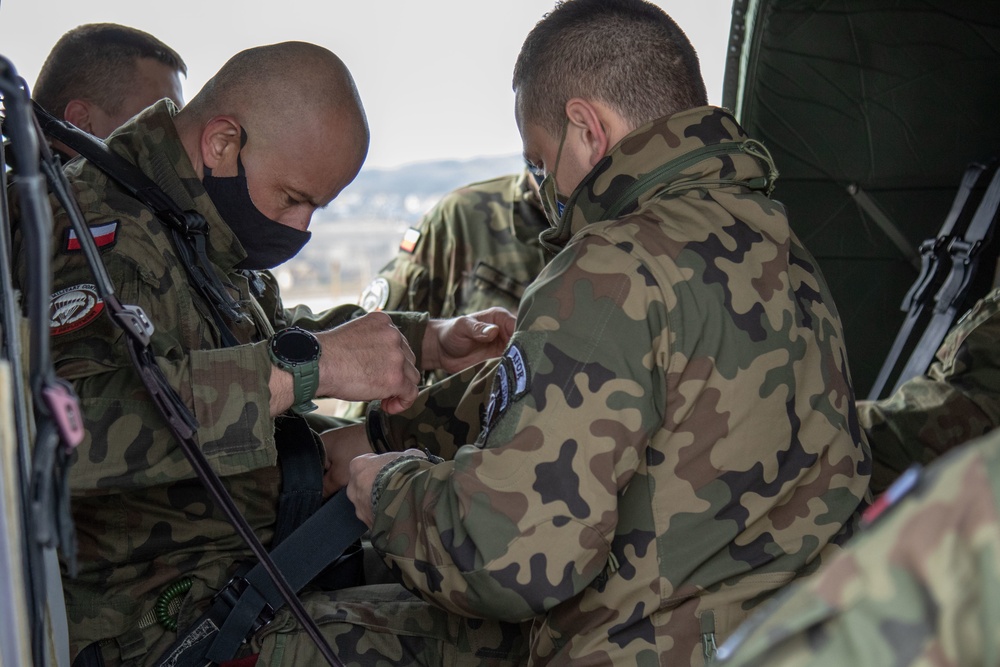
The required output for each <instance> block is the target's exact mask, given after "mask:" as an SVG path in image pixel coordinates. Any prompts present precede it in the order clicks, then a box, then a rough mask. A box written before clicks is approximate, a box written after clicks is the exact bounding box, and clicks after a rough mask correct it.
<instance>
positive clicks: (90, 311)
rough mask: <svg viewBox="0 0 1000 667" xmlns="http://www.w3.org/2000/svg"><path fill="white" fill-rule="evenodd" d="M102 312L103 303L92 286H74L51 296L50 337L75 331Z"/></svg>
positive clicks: (95, 288)
mask: <svg viewBox="0 0 1000 667" xmlns="http://www.w3.org/2000/svg"><path fill="white" fill-rule="evenodd" d="M103 310H104V301H103V300H102V299H101V297H99V296H98V295H97V287H95V286H94V285H74V286H73V287H67V288H66V289H63V290H59V291H58V292H56V293H55V294H53V295H52V301H51V302H50V303H49V331H50V333H51V335H53V336H58V335H60V334H65V333H69V332H70V331H76V330H77V329H79V328H81V327H84V326H86V325H88V324H90V323H91V322H93V321H94V320H95V319H97V317H98V316H99V315H100V314H101V312H102V311H103Z"/></svg>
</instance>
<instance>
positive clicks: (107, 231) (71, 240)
mask: <svg viewBox="0 0 1000 667" xmlns="http://www.w3.org/2000/svg"><path fill="white" fill-rule="evenodd" d="M88 229H89V230H90V234H91V236H93V237H94V243H95V244H96V245H97V247H98V248H100V249H101V250H108V249H110V248H112V247H114V245H115V243H116V242H117V241H118V221H117V220H112V221H111V222H107V223H105V224H103V225H96V226H94V227H88ZM81 249H82V248H81V246H80V237H79V236H77V235H76V230H75V229H72V228H70V229H68V230H66V242H65V243H64V244H63V251H64V252H67V253H70V252H80V250H81Z"/></svg>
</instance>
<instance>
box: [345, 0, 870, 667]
mask: <svg viewBox="0 0 1000 667" xmlns="http://www.w3.org/2000/svg"><path fill="white" fill-rule="evenodd" d="M513 83H514V91H515V116H516V120H517V123H518V127H519V129H520V132H521V138H522V141H523V145H524V153H525V157H526V158H527V159H528V161H529V162H531V163H532V164H534V165H535V166H536V167H537V168H539V169H541V170H542V171H543V172H544V173H545V180H544V181H543V183H542V187H541V193H542V201H543V204H544V205H545V208H546V211H547V214H548V218H549V222H550V223H551V225H552V228H551V229H549V230H547V231H546V232H545V233H543V235H542V239H543V241H544V242H545V244H546V245H547V246H548V247H550V248H552V249H553V251H554V252H557V253H558V254H556V256H555V257H554V259H552V261H551V262H549V263H548V264H547V265H546V267H545V268H544V269H543V270H542V272H541V273H540V275H539V276H538V278H537V279H536V280H535V281H534V282H533V283H532V284H531V285H530V286H529V287H528V288H527V290H526V291H525V293H524V296H523V298H522V299H521V302H520V305H519V308H518V320H517V328H516V330H515V332H514V335H513V337H512V339H511V344H510V346H509V347H508V348H507V349H506V351H505V352H504V355H503V357H502V358H501V359H500V360H499V361H498V362H494V363H492V364H490V365H488V366H485V367H484V368H483V369H482V371H481V374H480V375H479V376H478V378H475V380H474V381H473V382H471V383H469V379H470V378H468V377H463V378H456V379H455V380H452V381H449V382H445V383H441V384H439V385H436V386H434V387H432V388H430V389H429V390H427V391H425V392H422V393H421V395H420V396H418V398H417V402H416V403H415V405H414V407H412V408H410V409H408V410H406V411H404V412H402V413H399V414H397V415H390V414H387V412H386V411H384V410H379V409H378V408H377V406H376V407H373V408H372V409H370V411H369V417H368V425H367V428H366V429H365V430H362V429H358V428H348V429H345V432H344V433H343V434H341V436H340V437H341V438H342V441H341V443H340V444H341V445H347V447H341V448H338V449H337V450H335V455H337V456H342V457H344V458H346V456H344V454H345V453H346V451H348V450H351V451H352V452H353V453H354V454H357V456H355V457H354V458H353V459H351V460H350V461H349V462H348V463H347V464H346V465H347V472H346V473H343V467H344V466H343V465H338V466H333V467H331V474H330V477H331V478H332V477H334V476H335V475H334V471H336V470H340V473H338V474H337V476H336V478H335V479H330V480H329V481H330V487H331V488H334V487H336V486H337V485H338V484H342V483H345V482H346V483H347V490H348V493H349V496H350V498H351V499H352V501H353V502H354V504H355V507H356V509H357V511H358V516H359V517H361V518H362V519H363V520H365V521H366V522H367V523H368V525H370V526H371V530H372V532H371V539H372V544H373V545H374V547H375V549H376V550H377V551H378V552H379V553H380V554H381V555H382V557H383V559H384V560H385V562H386V563H387V564H388V565H389V566H390V568H391V569H392V571H393V572H395V573H396V574H397V575H398V576H399V577H400V578H401V579H402V581H403V582H404V584H405V585H406V586H407V587H408V588H410V589H411V590H413V591H415V592H417V593H418V594H419V595H420V596H421V597H422V598H424V599H425V600H427V601H428V602H430V603H431V604H433V605H435V606H436V607H440V608H441V609H444V610H447V611H448V612H449V613H450V614H452V615H453V616H454V617H456V618H467V617H471V618H486V619H499V620H503V621H513V622H525V623H530V625H531V630H530V650H529V653H528V655H527V657H526V660H527V663H528V664H530V665H546V664H552V665H704V664H705V663H706V662H707V661H710V660H711V659H712V657H713V655H714V653H715V650H716V645H717V643H718V642H719V641H721V640H722V639H724V638H725V637H727V636H728V635H729V634H730V633H731V632H732V631H733V629H734V628H736V626H737V625H738V624H739V623H740V622H741V621H742V619H743V618H745V617H746V616H747V615H748V614H749V613H750V612H751V611H752V610H753V609H754V608H755V607H756V606H757V605H758V604H760V603H761V602H762V601H764V600H766V599H767V598H768V597H770V596H771V595H772V594H773V593H774V592H775V591H777V590H778V589H779V588H780V587H782V586H783V585H784V584H786V583H787V582H789V581H791V580H793V579H795V578H797V577H800V576H803V575H806V574H808V573H810V572H812V571H813V570H814V569H815V568H816V567H818V566H819V564H820V563H821V562H822V561H823V560H826V558H827V557H828V556H829V555H830V554H831V553H833V552H836V551H838V550H839V548H840V545H841V544H842V543H843V542H844V541H845V540H846V539H847V538H848V537H849V536H850V535H851V533H852V531H853V529H854V526H855V524H856V521H857V516H858V514H859V510H860V508H861V507H863V506H864V505H865V496H866V491H867V487H868V479H869V475H870V467H871V460H870V454H869V452H868V447H867V443H866V442H865V440H864V437H863V435H862V433H861V430H860V428H859V427H858V420H857V414H856V412H855V407H854V396H853V391H852V388H851V380H850V374H849V371H848V368H847V356H846V354H845V351H844V341H843V334H842V327H841V323H840V319H839V317H838V314H837V310H836V308H835V307H834V305H833V302H832V301H831V297H830V292H829V290H828V288H827V285H826V282H825V280H824V278H823V276H822V275H821V273H820V271H819V268H818V266H817V264H816V262H815V260H814V259H813V258H812V257H811V256H810V254H809V253H808V252H807V251H806V249H805V248H804V247H803V246H802V244H801V243H800V242H799V240H798V239H797V238H796V237H795V235H794V234H793V233H792V231H791V230H790V228H789V225H788V219H787V216H786V211H785V208H784V207H783V206H782V205H781V204H780V203H779V202H777V201H775V200H773V199H772V198H771V196H770V195H771V192H772V189H773V187H774V181H775V178H776V177H777V170H776V168H775V166H774V164H773V162H772V161H771V159H770V157H769V154H768V151H767V150H766V148H765V147H764V146H763V145H762V144H760V143H759V142H758V141H755V140H754V139H752V138H750V137H748V136H747V135H746V134H745V132H744V130H743V129H742V128H741V127H740V126H739V124H738V123H737V122H736V120H735V119H734V118H733V117H732V115H730V113H729V112H727V111H726V110H724V109H720V108H717V107H712V106H708V105H707V101H706V95H705V86H704V84H703V82H702V79H701V75H700V73H699V66H698V58H697V55H696V54H695V52H694V49H693V48H692V47H691V44H690V43H689V42H688V40H687V37H686V36H685V35H684V33H683V31H682V30H681V29H680V27H678V26H677V25H676V24H675V23H674V22H673V21H672V20H671V19H670V17H668V16H667V15H666V14H664V13H663V12H662V10H660V9H659V8H658V7H656V6H654V5H652V4H650V3H647V2H643V1H642V0H567V1H566V2H562V3H559V4H558V5H557V6H556V8H555V9H554V10H553V11H552V12H551V13H549V14H548V15H546V17H545V18H543V19H542V20H541V21H540V22H539V23H538V24H537V25H536V26H535V28H534V29H533V30H532V31H531V33H530V34H529V35H528V37H527V39H526V40H525V42H524V46H523V47H522V49H521V53H520V55H519V57H518V60H517V63H516V65H515V67H514V81H513ZM459 380H462V382H460V381H459ZM463 382H464V384H463ZM452 385H454V386H452ZM484 390H485V391H484ZM480 407H481V408H482V409H479V408H480ZM456 417H457V418H458V419H456ZM435 445H437V446H438V447H439V449H444V448H445V447H444V446H445V445H447V449H448V450H449V451H447V452H444V454H446V456H444V458H446V459H448V460H445V461H434V460H429V459H428V458H425V457H424V456H423V455H422V454H421V451H420V449H421V448H425V447H426V448H428V449H433V447H434V446H435ZM407 446H411V447H413V449H411V451H409V452H398V451H387V450H399V449H402V448H404V447H407ZM344 636H345V637H350V636H351V635H350V634H348V633H347V632H346V631H345V635H344ZM380 657H381V658H382V659H384V660H386V662H387V663H388V664H396V663H398V662H406V661H405V660H399V659H398V657H397V656H393V655H382V656H380ZM469 659H470V660H471V659H472V658H471V657H470V658H469Z"/></svg>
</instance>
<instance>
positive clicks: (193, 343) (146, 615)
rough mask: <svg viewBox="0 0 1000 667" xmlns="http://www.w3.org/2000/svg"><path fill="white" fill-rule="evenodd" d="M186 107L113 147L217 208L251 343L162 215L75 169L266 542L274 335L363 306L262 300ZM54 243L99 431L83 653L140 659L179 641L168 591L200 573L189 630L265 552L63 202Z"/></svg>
mask: <svg viewBox="0 0 1000 667" xmlns="http://www.w3.org/2000/svg"><path fill="white" fill-rule="evenodd" d="M174 113H176V109H175V108H174V107H173V105H172V104H171V103H169V101H163V102H160V103H158V104H157V105H155V106H154V107H151V108H150V109H148V110H147V111H145V112H143V113H142V114H140V115H139V116H138V117H137V118H136V119H134V120H133V121H132V122H130V123H128V124H126V125H125V126H124V127H123V128H121V129H120V130H119V131H117V132H116V133H115V134H114V135H112V137H111V138H109V139H108V142H107V143H108V145H109V146H110V147H111V149H112V150H113V151H115V152H117V153H118V154H120V155H122V156H124V157H125V158H127V159H128V160H129V161H130V162H132V163H134V164H135V165H137V166H138V167H139V168H140V169H141V170H142V171H143V172H144V173H145V174H146V175H147V176H149V177H150V178H151V179H153V180H154V181H155V182H156V183H157V184H158V185H159V186H160V187H161V188H162V189H163V190H164V191H165V192H166V193H167V194H168V195H169V196H170V197H171V198H173V199H174V201H175V202H176V203H177V204H178V205H179V206H180V207H181V208H183V209H185V210H187V209H194V210H197V211H199V212H200V213H202V214H203V215H204V216H205V218H206V220H207V221H208V225H209V229H210V233H209V236H208V240H209V243H208V250H207V252H208V257H209V260H210V261H211V263H212V264H213V265H214V266H215V268H216V269H217V272H218V274H219V275H220V277H221V278H222V279H223V281H224V283H225V284H226V285H227V286H228V288H229V290H230V292H231V293H232V295H233V296H234V297H235V298H237V299H238V300H239V303H240V305H241V308H242V311H243V313H244V314H245V315H247V317H246V318H245V319H244V321H243V322H241V323H237V324H234V325H233V326H232V331H233V333H234V335H235V336H236V338H237V339H238V340H239V341H240V343H241V344H240V345H237V346H234V347H228V348H226V347H223V345H222V343H221V338H220V333H219V330H218V328H217V326H216V324H215V322H214V321H213V319H212V317H211V315H210V314H209V312H208V311H207V307H206V304H205V303H204V302H203V301H202V299H201V298H200V296H199V295H198V294H197V293H196V292H195V290H194V288H193V287H192V285H191V284H190V283H189V281H188V277H187V273H186V272H185V269H184V267H183V266H182V265H181V263H180V260H179V259H178V257H177V255H176V253H175V250H174V246H173V243H172V240H171V238H170V235H169V234H168V233H167V231H166V229H165V228H164V226H163V225H161V223H160V221H159V220H157V219H156V218H155V217H154V216H153V215H152V213H151V212H150V211H149V210H148V209H146V208H145V207H144V206H143V205H142V204H140V203H139V202H138V201H136V200H135V199H133V198H132V197H131V196H130V195H129V194H127V193H126V192H125V191H123V190H122V189H121V188H119V187H118V186H117V185H116V184H115V183H113V182H112V181H110V180H109V178H108V177H107V176H106V175H104V174H103V173H102V172H101V171H99V170H98V169H97V168H95V167H93V166H92V165H90V164H89V163H87V162H85V161H82V160H76V161H74V162H72V163H71V164H69V165H68V166H67V167H66V172H67V175H68V177H69V179H70V181H71V184H72V186H73V188H74V191H75V195H76V198H77V200H78V201H79V203H80V206H81V208H82V210H83V213H84V216H85V218H86V221H87V224H88V225H89V227H90V230H91V232H92V234H93V235H94V238H95V240H96V242H97V244H98V246H99V249H100V251H101V257H102V259H103V260H104V263H105V265H106V267H107V270H108V273H109V275H110V277H111V281H112V283H113V285H114V287H115V291H116V294H117V296H118V298H119V300H120V301H121V302H122V303H124V304H137V305H139V306H141V307H142V309H143V310H144V311H145V312H146V314H147V315H148V316H149V319H150V320H151V321H152V322H153V324H154V326H155V327H156V331H155V333H154V334H153V336H152V340H151V346H152V351H153V353H154V355H155V357H156V361H157V362H158V364H159V366H160V368H161V369H162V371H163V372H164V374H165V375H166V377H167V379H168V381H169V382H170V384H171V385H172V386H173V387H174V388H175V389H176V390H177V391H178V392H179V394H180V396H181V398H182V399H183V400H184V402H185V403H186V404H187V405H188V406H189V408H190V409H191V410H192V412H193V414H194V416H195V417H196V418H197V420H198V423H199V425H200V427H199V429H198V433H197V439H198V443H199V445H200V447H201V449H202V451H203V452H204V454H205V456H206V457H207V458H208V460H209V461H210V463H211V464H212V466H213V467H214V468H215V470H216V471H217V472H218V473H219V474H220V475H221V476H222V477H223V480H224V483H225V485H226V486H227V487H228V489H229V491H230V493H231V494H232V496H233V498H234V500H235V502H236V505H237V507H238V508H239V509H240V511H241V512H242V513H243V515H244V516H245V517H246V518H247V520H248V522H249V523H250V525H251V526H252V527H253V528H254V530H255V531H256V532H257V534H258V535H259V536H260V537H261V539H262V540H263V541H264V542H265V544H266V543H267V542H268V540H269V539H270V536H271V532H272V530H273V526H272V524H273V522H274V518H275V504H276V498H277V494H278V490H279V485H280V473H279V470H278V468H276V467H275V461H276V457H277V453H276V450H275V441H274V421H273V420H272V419H271V417H270V415H269V409H268V404H269V400H270V392H269V389H268V378H269V376H270V372H271V362H270V360H269V356H268V352H267V349H266V338H267V337H268V336H269V335H270V334H271V333H272V332H273V330H274V328H281V327H284V326H286V325H288V324H290V323H291V321H292V320H294V321H295V323H296V324H301V325H303V326H306V327H309V328H312V329H321V328H325V327H329V326H333V325H334V324H336V323H338V322H339V321H340V320H341V319H344V318H345V317H347V316H350V315H351V314H353V311H352V309H350V308H348V309H340V310H336V311H330V312H328V313H325V314H323V315H321V316H314V315H313V314H312V313H310V312H309V311H308V310H307V309H304V308H299V309H296V310H295V311H286V310H284V309H283V308H282V305H281V301H280V298H279V296H278V293H277V287H276V283H275V282H274V281H273V279H271V277H270V276H269V275H268V274H266V273H265V274H261V277H262V278H264V279H265V280H264V286H265V287H264V291H263V293H262V294H261V295H260V296H259V297H258V296H255V295H254V293H253V290H252V289H251V285H250V284H248V280H247V277H246V276H244V275H243V274H241V273H238V272H236V271H235V270H234V268H233V267H234V266H235V265H236V263H237V262H239V261H240V260H242V259H243V258H244V257H245V253H244V251H243V249H242V247H241V246H240V244H239V242H238V241H237V240H236V238H235V237H234V236H233V234H232V232H231V231H230V230H229V228H228V227H227V226H226V225H225V223H223V221H222V220H221V218H220V217H219V215H218V213H217V212H216V210H215V208H214V206H213V205H212V203H211V200H210V199H209V197H208V195H207V194H206V193H205V190H204V189H203V188H202V185H201V181H200V180H199V179H198V178H197V176H196V174H195V172H194V169H193V168H192V166H191V163H190V161H189V159H188V157H187V155H186V154H185V152H184V149H183V147H182V146H181V144H180V141H179V138H178V136H177V133H176V130H175V128H174V124H173V121H172V119H171V118H172V115H173V114H174ZM54 242H55V244H56V246H55V250H54V260H53V272H54V279H53V295H52V306H51V333H52V353H53V360H54V363H55V365H56V369H57V372H58V373H59V374H60V375H61V376H62V377H64V378H66V379H68V380H70V381H72V383H73V385H74V387H75V389H76V391H77V393H78V394H79V396H80V398H81V403H82V410H83V415H84V420H85V427H86V437H85V440H84V441H83V443H82V444H81V445H80V446H79V447H78V449H77V451H76V454H75V457H74V461H73V464H72V468H71V471H70V484H71V488H72V494H73V495H72V510H73V517H74V520H75V522H76V529H77V533H78V537H79V566H80V572H79V575H78V577H77V578H75V579H72V578H69V577H66V578H65V579H64V587H65V594H66V604H67V613H68V617H69V631H70V641H71V650H72V653H73V654H74V655H75V654H76V652H77V651H79V650H80V649H82V648H83V647H84V646H86V645H87V644H89V643H91V642H93V641H95V640H101V639H110V638H114V640H115V641H116V642H117V644H118V647H119V649H120V651H121V655H122V657H123V659H125V660H126V661H130V660H132V659H135V660H136V661H140V660H141V659H142V657H143V656H144V655H145V654H146V653H147V652H149V651H152V655H156V654H157V653H158V650H159V649H162V648H163V647H164V643H165V642H166V643H169V641H171V640H172V639H173V634H172V633H169V632H167V631H166V630H165V629H164V628H163V627H162V626H161V625H160V624H158V623H156V622H155V621H154V620H153V617H152V614H151V610H152V609H153V605H154V602H155V600H156V598H157V596H158V595H159V594H160V593H161V592H162V591H163V590H164V589H165V588H166V587H167V586H169V585H170V584H172V583H174V582H176V581H177V580H178V579H179V578H181V577H184V576H187V577H190V578H192V579H193V582H194V583H193V585H192V587H191V590H190V592H189V593H188V594H187V595H186V596H183V597H181V598H180V599H181V600H182V604H181V608H180V618H179V624H180V627H182V628H183V627H184V626H185V625H186V624H187V623H189V622H191V621H192V620H194V618H196V617H197V615H198V610H197V608H196V607H197V605H198V603H199V602H202V601H205V600H207V599H208V598H210V597H211V595H212V593H213V591H214V590H216V589H218V588H220V587H221V586H222V585H223V584H224V583H225V582H226V581H227V580H228V578H229V576H230V575H231V568H232V566H233V564H234V563H235V562H236V561H239V560H242V559H246V558H248V557H249V556H250V551H249V549H248V548H247V547H246V546H245V545H244V544H243V542H242V541H241V540H240V538H239V537H238V536H237V535H236V534H235V531H234V529H233V527H232V525H231V524H230V523H229V521H228V520H227V519H226V518H225V516H224V515H223V513H222V511H221V510H220V509H219V508H217V507H216V506H215V505H214V503H213V502H212V501H211V500H210V498H209V496H208V494H207V492H206V491H205V490H204V489H203V487H202V484H201V483H200V482H199V480H198V479H197V478H196V476H195V473H194V472H193V470H192V468H191V466H190V464H189V463H188V462H187V460H186V458H185V457H184V455H183V453H182V451H181V450H180V448H179V447H178V446H177V444H176V442H175V441H174V438H173V436H172V435H171V434H170V432H169V431H168V430H167V428H166V426H165V424H164V422H163V419H162V418H161V416H160V413H159V412H158V411H157V409H156V408H155V407H154V405H153V404H152V402H151V401H150V399H149V396H148V394H147V393H146V391H145V389H144V387H143V385H142V383H141V381H140V379H139V377H138V375H137V373H136V372H135V370H134V369H133V366H132V364H131V362H130V360H129V356H128V353H127V350H126V346H125V345H124V344H123V342H122V333H121V331H120V330H119V329H118V328H117V327H116V326H115V325H114V324H112V322H111V321H110V319H109V318H107V317H105V316H104V314H103V312H102V311H103V309H104V303H103V302H102V301H101V300H100V299H99V297H98V296H97V293H96V291H95V288H94V279H93V277H92V274H91V271H90V269H89V268H88V266H87V263H86V261H85V259H84V256H83V255H82V253H81V252H80V250H79V243H78V242H77V240H76V235H75V233H74V232H72V231H71V230H70V229H69V223H68V219H67V216H66V214H65V213H64V212H63V211H62V209H61V208H57V209H56V216H55V232H54ZM16 256H17V257H20V256H21V254H20V253H17V255H16ZM21 270H22V271H23V267H21ZM354 310H356V308H355V309H354ZM407 322H408V325H412V324H413V322H409V321H407ZM401 323H403V324H407V323H404V322H401ZM317 461H318V459H317Z"/></svg>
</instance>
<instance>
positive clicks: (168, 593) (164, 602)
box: [153, 577, 192, 632]
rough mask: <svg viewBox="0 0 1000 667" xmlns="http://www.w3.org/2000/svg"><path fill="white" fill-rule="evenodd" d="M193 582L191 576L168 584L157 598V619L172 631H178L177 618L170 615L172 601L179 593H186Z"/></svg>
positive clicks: (155, 606)
mask: <svg viewBox="0 0 1000 667" xmlns="http://www.w3.org/2000/svg"><path fill="white" fill-rule="evenodd" d="M191 583H192V582H191V577H184V578H183V579H181V580H179V581H175V582H174V583H172V584H170V585H169V586H167V588H166V589H164V591H163V592H162V593H160V596H159V597H158V598H156V604H155V605H153V610H154V611H155V612H156V620H157V621H159V623H160V625H162V626H163V627H164V628H166V629H167V630H169V631H170V632H177V619H176V618H174V617H173V616H171V615H170V603H171V602H172V601H173V600H174V598H176V597H177V596H178V595H184V594H185V593H187V592H188V591H189V590H191Z"/></svg>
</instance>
